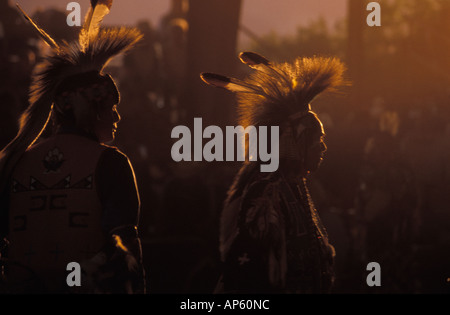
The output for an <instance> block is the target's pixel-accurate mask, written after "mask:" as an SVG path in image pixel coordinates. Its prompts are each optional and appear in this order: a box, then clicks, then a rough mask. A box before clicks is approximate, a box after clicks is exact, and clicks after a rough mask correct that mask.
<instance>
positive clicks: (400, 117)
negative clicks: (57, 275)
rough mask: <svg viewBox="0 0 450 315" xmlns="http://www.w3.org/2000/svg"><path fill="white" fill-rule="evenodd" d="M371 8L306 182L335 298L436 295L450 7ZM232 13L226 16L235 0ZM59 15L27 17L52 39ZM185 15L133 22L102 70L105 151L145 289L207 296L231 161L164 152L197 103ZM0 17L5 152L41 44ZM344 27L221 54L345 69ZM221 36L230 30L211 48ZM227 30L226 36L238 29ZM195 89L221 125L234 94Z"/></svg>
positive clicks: (447, 264) (449, 238) (446, 283)
mask: <svg viewBox="0 0 450 315" xmlns="http://www.w3.org/2000/svg"><path fill="white" fill-rule="evenodd" d="M244 1H245V0H244ZM350 2H351V1H349V3H350ZM379 2H380V4H381V6H382V7H383V26H382V27H381V28H379V29H375V28H369V27H367V26H365V27H364V26H362V27H363V30H362V31H361V33H362V35H361V36H362V37H361V39H360V40H361V46H360V49H362V50H363V57H361V58H362V61H361V63H359V65H361V69H359V72H358V73H359V74H358V76H357V77H353V78H350V79H351V80H352V81H354V83H355V84H353V85H352V86H351V87H349V88H347V89H346V90H344V91H342V93H341V94H340V95H338V97H337V100H336V96H335V95H333V98H330V99H329V98H327V97H326V96H325V97H323V98H321V99H319V100H317V103H316V105H315V109H316V110H317V112H318V113H319V116H320V117H321V118H322V120H323V122H324V125H325V129H326V133H327V137H326V142H327V146H328V152H327V154H326V157H325V162H324V163H323V165H322V168H321V169H320V170H319V171H318V172H317V173H316V174H314V175H312V187H311V193H312V195H313V200H315V204H316V206H317V208H318V210H319V213H320V214H321V216H322V218H323V221H324V223H325V226H326V227H327V229H328V233H329V236H330V240H331V243H332V244H334V245H335V247H336V252H337V273H336V275H337V282H336V285H335V288H334V291H333V292H335V293H447V292H449V291H450V290H449V289H450V280H449V279H450V253H449V248H450V211H449V210H450V209H449V208H450V194H449V193H448V192H449V191H450V141H449V140H450V122H449V121H448V117H449V115H448V114H449V113H450V109H449V99H450V98H449V96H450V88H449V86H450V85H449V84H450V75H449V74H450V58H448V52H449V51H450V38H449V37H448V35H447V34H448V32H447V30H449V29H450V22H448V19H447V17H448V14H449V13H450V3H447V2H446V1H432V0H426V1H425V0H420V1H416V0H413V1H403V0H396V1H387V0H386V1H379ZM233 5H235V6H236V7H237V8H238V7H239V5H240V2H237V1H236V3H235V4H233ZM230 6H231V4H230ZM236 12H237V13H238V12H239V11H238V10H237V11H236ZM30 13H32V12H30ZM360 13H361V14H362V15H363V16H365V14H366V13H365V11H364V10H362V11H361V12H360ZM425 13H426V14H425ZM65 14H66V13H65V12H58V11H56V10H51V9H49V10H47V11H43V12H36V13H33V18H35V19H36V21H37V22H38V23H40V24H41V25H43V26H45V29H46V30H48V32H49V33H51V34H52V36H54V38H55V39H57V40H58V39H66V40H70V39H72V38H73V36H75V35H74V34H77V32H76V31H74V30H73V29H72V28H71V27H69V26H67V24H66V23H65V18H66V15H65ZM230 14H231V13H230ZM192 16H194V15H193V14H192V13H190V12H189V11H188V9H187V7H185V6H184V1H172V7H171V9H170V11H169V12H167V14H166V16H165V17H164V18H163V19H162V20H161V21H158V22H157V23H155V25H153V24H152V23H151V22H150V21H141V22H139V23H138V24H137V27H138V28H139V29H140V30H141V31H142V32H143V33H144V36H145V37H144V40H143V43H142V44H141V45H139V46H138V47H137V48H136V49H135V50H134V51H133V52H132V53H130V54H128V55H126V56H125V57H124V58H123V59H122V60H121V62H122V65H123V66H121V67H116V66H115V65H114V64H111V65H110V66H109V69H110V72H111V73H112V74H113V76H114V77H115V78H117V82H118V84H119V90H120V91H121V98H122V103H121V105H120V106H119V110H120V113H121V115H122V121H121V123H120V125H119V132H118V135H117V140H116V142H115V143H114V145H116V146H117V147H119V148H120V149H121V150H123V151H124V152H126V153H127V155H128V156H129V158H130V160H131V162H132V163H133V166H134V169H135V172H136V178H137V182H138V186H139V191H140V195H141V203H142V208H141V221H140V230H141V232H140V233H141V237H142V242H143V252H144V263H145V266H146V269H147V275H148V282H147V283H148V291H149V293H211V292H212V291H213V289H214V286H215V284H216V282H217V278H218V276H219V268H220V262H219V255H218V219H219V215H220V211H221V207H222V203H223V201H224V198H225V194H226V191H227V189H228V187H229V185H230V184H231V181H232V179H233V177H234V175H235V173H236V171H237V170H238V166H239V164H238V163H234V162H222V163H218V162H212V163H208V162H182V163H176V162H174V161H173V160H172V158H171V155H170V150H171V146H172V143H173V139H171V137H170V134H171V130H172V128H173V127H174V126H176V125H180V124H187V125H189V124H190V123H192V122H193V118H194V117H196V116H195V115H198V113H199V108H201V107H198V106H194V105H193V104H192V103H189V102H192V99H194V100H195V98H189V97H188V96H189V93H191V92H192V93H194V92H193V91H192V90H191V89H189V88H188V86H189V85H188V81H189V80H190V78H191V77H192V73H189V71H190V69H192V68H190V67H189V60H190V59H189V58H191V56H190V53H189V49H192V47H189V39H190V37H189V36H200V35H201V34H200V35H199V34H192V33H190V28H189V21H190V18H192ZM348 20H350V19H348ZM0 22H1V25H0V26H1V27H0V69H1V70H0V72H1V73H2V75H1V76H0V80H1V82H0V100H1V106H0V129H1V132H0V146H1V147H3V146H4V145H6V144H7V143H8V142H9V141H10V140H11V139H12V138H13V137H14V136H15V133H16V131H17V124H16V121H17V118H18V116H19V114H20V112H21V111H22V110H23V109H25V108H26V106H27V92H28V86H29V83H30V82H29V79H30V73H31V71H32V69H33V66H34V64H35V62H36V60H38V59H39V58H42V55H43V54H44V53H45V47H43V46H41V44H40V42H39V39H38V38H37V36H36V35H35V34H34V33H33V32H32V30H31V29H30V28H29V27H28V26H27V25H26V23H25V22H24V21H23V19H22V18H21V17H20V16H19V14H18V13H17V11H16V10H15V9H14V8H13V7H12V6H11V4H10V3H9V2H8V1H7V0H0ZM346 23H347V24H346ZM62 25H64V27H62ZM346 26H349V23H348V21H347V20H346V21H342V23H340V24H339V25H336V26H334V27H333V28H331V29H330V28H329V26H327V25H326V23H325V22H324V21H321V20H318V21H316V22H313V23H311V25H309V26H306V27H299V29H298V32H297V35H296V36H292V37H281V36H279V35H276V34H269V35H268V36H263V37H260V38H258V39H256V40H255V39H253V40H254V42H252V43H250V44H247V47H232V49H233V50H234V51H236V50H237V49H240V50H243V49H247V50H255V51H258V52H259V53H261V54H263V55H266V56H267V57H268V58H269V59H272V60H276V61H283V60H292V59H293V58H295V57H296V56H299V55H313V54H325V55H336V56H338V57H341V58H342V59H343V60H344V61H345V62H346V63H347V64H348V65H349V73H350V74H355V73H356V72H355V71H352V70H354V69H352V68H351V67H352V65H354V64H355V60H349V59H348V56H349V52H348V50H347V49H351V48H348V47H349V46H350V45H348V43H349V41H350V40H351V39H350V37H349V36H348V34H347V33H346V32H347V31H346V30H347V28H346ZM237 27H238V25H236V28H237ZM350 27H351V25H350ZM222 36H223V37H226V36H228V34H226V33H224V34H222V35H219V36H217V40H218V41H220V40H221V37H222ZM229 36H231V37H233V40H234V41H236V36H237V35H236V33H233V34H230V35H229ZM205 45H214V43H210V42H205ZM198 49H201V47H198ZM235 56H236V53H234V54H230V55H229V56H227V57H226V58H228V61H227V62H229V63H230V64H232V65H235V67H236V69H237V70H238V71H240V73H241V74H242V76H244V75H246V74H247V72H246V71H248V70H247V69H246V68H245V67H240V66H239V65H238V64H237V62H236V60H235V58H236V57H235ZM217 58H219V57H217ZM235 62H236V64H235ZM204 71H214V72H216V71H217V72H219V73H223V72H224V71H222V70H220V69H204ZM225 73H233V71H231V70H226V72H225ZM198 74H199V73H197V74H195V75H197V77H198ZM198 81H199V82H198V84H201V83H200V79H199V78H198ZM207 93H213V94H212V100H214V99H217V100H218V101H217V102H219V100H222V102H224V101H223V100H225V102H227V103H228V107H227V108H226V111H227V112H228V114H227V115H228V116H226V117H224V118H223V120H222V121H215V120H214V116H210V117H206V118H209V119H210V120H209V121H210V122H211V123H214V124H216V125H225V124H233V123H234V121H233V119H232V118H233V115H235V113H234V109H235V106H234V105H235V104H234V100H233V99H231V98H227V97H226V95H225V94H224V93H222V92H221V91H213V92H209V91H208V92H207ZM330 100H333V101H332V102H331V101H330ZM206 106H210V107H213V106H216V105H215V103H211V104H207V105H206ZM222 110H223V109H222ZM197 117H198V116H197ZM211 117H213V118H211ZM372 261H375V262H378V263H379V264H380V265H381V276H382V278H381V279H382V280H381V284H382V285H381V287H368V286H367V284H366V276H367V274H368V271H367V270H366V266H367V264H368V263H369V262H372Z"/></svg>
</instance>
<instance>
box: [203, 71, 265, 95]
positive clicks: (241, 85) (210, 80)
mask: <svg viewBox="0 0 450 315" xmlns="http://www.w3.org/2000/svg"><path fill="white" fill-rule="evenodd" d="M200 77H201V79H202V80H203V81H204V82H205V83H207V84H209V85H211V86H214V87H218V88H222V89H225V90H229V91H231V92H241V93H257V94H261V93H263V92H262V90H261V88H260V87H258V86H254V85H251V84H248V83H246V82H244V81H241V80H239V79H235V78H229V77H226V76H223V75H220V74H215V73H208V72H203V73H201V74H200Z"/></svg>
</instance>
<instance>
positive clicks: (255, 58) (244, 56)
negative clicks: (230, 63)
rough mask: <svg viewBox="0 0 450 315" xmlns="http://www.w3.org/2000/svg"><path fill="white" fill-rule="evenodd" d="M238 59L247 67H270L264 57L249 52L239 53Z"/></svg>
mask: <svg viewBox="0 0 450 315" xmlns="http://www.w3.org/2000/svg"><path fill="white" fill-rule="evenodd" d="M239 59H241V61H242V62H243V63H245V64H246V65H249V66H256V65H259V64H264V65H266V66H268V65H270V61H269V60H267V59H266V58H265V57H263V56H261V55H259V54H257V53H254V52H250V51H246V52H241V53H240V54H239Z"/></svg>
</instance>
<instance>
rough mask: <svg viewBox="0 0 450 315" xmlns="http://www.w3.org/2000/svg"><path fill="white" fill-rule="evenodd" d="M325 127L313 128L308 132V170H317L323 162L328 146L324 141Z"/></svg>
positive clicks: (306, 157) (306, 162)
mask: <svg viewBox="0 0 450 315" xmlns="http://www.w3.org/2000/svg"><path fill="white" fill-rule="evenodd" d="M324 137H325V133H324V132H323V129H312V130H310V133H309V134H308V138H307V143H306V155H305V169H306V170H307V171H308V172H314V171H316V170H317V169H318V168H319V166H320V164H322V161H323V158H324V154H325V152H326V150H327V146H326V145H325V141H324Z"/></svg>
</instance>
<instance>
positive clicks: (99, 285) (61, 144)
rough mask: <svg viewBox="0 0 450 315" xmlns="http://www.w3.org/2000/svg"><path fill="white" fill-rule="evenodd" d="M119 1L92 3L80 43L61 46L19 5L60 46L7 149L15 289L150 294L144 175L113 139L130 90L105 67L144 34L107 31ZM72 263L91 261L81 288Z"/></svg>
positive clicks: (6, 210)
mask: <svg viewBox="0 0 450 315" xmlns="http://www.w3.org/2000/svg"><path fill="white" fill-rule="evenodd" d="M111 6H112V0H97V1H94V0H92V1H91V7H90V9H89V11H88V13H87V14H86V17H85V22H84V24H83V26H82V28H81V31H80V34H79V38H78V40H77V41H75V42H71V43H67V42H65V41H63V42H62V43H57V42H56V41H55V40H53V38H52V37H51V36H50V35H49V34H47V33H46V32H45V31H44V30H43V29H42V28H40V27H39V26H38V25H37V24H36V23H35V22H34V21H33V20H32V19H31V18H30V17H29V16H28V15H27V14H26V13H25V12H24V11H23V10H22V9H21V8H20V6H18V8H19V10H20V11H21V13H22V14H23V16H24V17H25V19H26V20H27V21H28V22H29V23H30V24H31V25H32V26H33V27H34V28H35V30H36V31H37V32H38V34H39V35H40V36H41V38H42V39H43V40H44V41H45V42H46V43H47V44H48V45H49V46H50V48H51V52H50V53H49V54H48V55H47V56H45V58H43V61H42V62H40V63H39V64H37V65H36V67H35V72H34V74H33V77H32V85H31V89H30V98H29V102H30V105H29V107H28V108H27V109H26V110H25V112H24V113H23V114H22V116H21V117H20V121H19V122H20V126H19V131H18V133H17V136H16V137H15V138H14V139H13V140H12V141H11V142H10V143H9V144H8V145H7V146H6V147H5V148H4V149H3V150H2V151H1V152H0V191H1V192H2V196H3V200H4V201H5V202H4V203H3V204H4V207H2V209H1V216H2V219H3V220H2V228H3V229H2V231H1V232H2V233H3V234H2V235H1V236H2V237H3V236H4V237H5V239H7V242H5V243H7V244H9V246H8V248H7V251H6V257H7V258H6V267H5V269H6V279H7V280H6V282H3V285H4V287H6V289H5V288H3V289H5V290H6V291H7V292H27V293H35V292H44V293H45V292H84V293H135V292H144V291H145V281H144V270H143V265H142V260H141V258H142V253H141V245H140V240H139V236H138V234H137V225H138V217H139V208H140V200H139V193H138V189H137V185H136V180H135V175H134V171H133V168H132V166H131V164H130V162H129V159H128V157H127V156H126V155H125V154H123V153H122V152H120V151H119V150H118V149H117V148H115V147H112V146H108V145H106V144H105V143H109V142H111V141H112V140H114V138H115V132H116V130H117V124H118V122H119V121H120V116H119V113H118V111H117V105H118V103H119V101H120V96H119V91H118V89H117V87H116V84H115V82H114V80H113V79H112V77H111V76H110V75H109V74H107V73H105V72H104V69H105V67H106V65H107V64H108V62H109V61H110V60H111V59H112V58H113V57H115V56H117V55H119V54H121V53H124V52H126V51H128V50H129V49H131V48H132V47H133V46H134V45H135V44H136V43H137V42H138V41H139V40H140V39H141V37H142V34H141V33H140V32H139V31H138V30H137V29H135V28H127V27H118V28H101V27H100V25H101V22H102V20H103V18H104V17H105V16H106V15H107V14H108V13H109V11H110V9H111ZM50 125H51V126H50ZM50 127H52V134H51V135H50V136H48V137H43V136H42V133H43V131H44V129H46V130H48V129H49V128H50ZM70 262H77V263H79V264H80V265H81V273H82V277H81V283H79V284H80V285H81V286H78V285H74V286H69V282H67V283H66V277H67V276H68V274H69V271H67V270H66V268H67V264H68V263H70ZM74 277H76V276H74ZM75 280H76V278H75ZM75 280H74V281H75ZM75 283H76V281H75Z"/></svg>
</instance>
